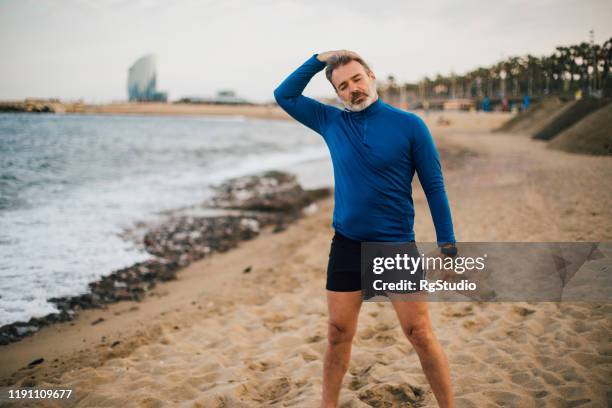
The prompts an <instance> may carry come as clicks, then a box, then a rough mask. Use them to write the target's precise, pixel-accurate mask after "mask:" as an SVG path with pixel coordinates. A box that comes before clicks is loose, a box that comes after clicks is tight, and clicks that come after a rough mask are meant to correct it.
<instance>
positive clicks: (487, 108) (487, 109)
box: [482, 96, 491, 112]
mask: <svg viewBox="0 0 612 408" xmlns="http://www.w3.org/2000/svg"><path fill="white" fill-rule="evenodd" d="M482 110H483V111H485V112H490V111H491V102H490V101H489V97H488V96H485V97H484V100H483V101H482Z"/></svg>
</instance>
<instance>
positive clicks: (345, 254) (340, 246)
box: [325, 232, 424, 293]
mask: <svg viewBox="0 0 612 408" xmlns="http://www.w3.org/2000/svg"><path fill="white" fill-rule="evenodd" d="M412 242H414V241H412ZM414 251H417V252H416V253H415V254H413V256H418V249H416V245H415V246H414ZM423 277H424V273H423V270H422V269H420V270H419V271H418V273H417V275H416V276H414V277H413V278H414V279H415V280H416V281H418V279H423ZM325 289H327V290H331V291H334V292H353V291H358V290H362V285H361V241H355V240H352V239H350V238H347V237H345V236H344V235H342V234H340V233H339V232H336V233H335V234H334V237H333V238H332V242H331V248H330V251H329V261H328V263H327V283H326V285H325ZM417 291H418V290H417ZM407 292H410V291H403V292H402V293H407Z"/></svg>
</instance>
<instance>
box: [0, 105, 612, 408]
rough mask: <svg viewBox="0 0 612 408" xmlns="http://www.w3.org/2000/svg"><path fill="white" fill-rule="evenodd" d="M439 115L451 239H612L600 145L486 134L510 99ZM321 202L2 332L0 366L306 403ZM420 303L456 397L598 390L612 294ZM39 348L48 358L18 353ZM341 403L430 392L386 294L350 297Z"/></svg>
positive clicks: (244, 402) (587, 395) (210, 396)
mask: <svg viewBox="0 0 612 408" xmlns="http://www.w3.org/2000/svg"><path fill="white" fill-rule="evenodd" d="M444 117H445V118H446V119H448V120H450V126H444V127H438V126H437V125H436V123H438V121H437V118H438V115H435V114H432V115H430V116H428V117H427V118H426V119H427V122H428V123H429V124H430V126H431V130H432V133H433V134H434V135H435V137H436V144H437V145H438V147H439V149H440V151H441V153H442V161H443V166H444V170H445V180H446V184H447V190H448V195H449V200H450V203H451V207H452V212H453V217H454V223H455V231H456V235H457V239H458V240H459V241H565V240H567V241H573V240H602V241H610V240H612V205H610V203H612V190H611V189H609V188H605V186H608V185H609V178H610V174H612V159H611V158H609V157H589V156H581V155H572V154H568V153H565V152H562V151H555V150H550V149H546V144H545V143H542V142H538V141H534V140H530V139H529V138H517V137H516V136H513V135H508V134H492V133H491V132H490V129H493V128H496V127H499V125H500V124H501V123H502V122H503V121H505V120H506V119H508V116H506V115H501V114H491V115H485V114H459V113H457V114H447V113H445V114H444ZM313 137H316V135H313ZM414 201H415V208H416V214H417V215H416V225H415V232H416V235H417V238H418V240H421V241H433V240H434V239H435V234H434V230H433V226H432V222H431V217H430V215H429V210H428V208H427V203H426V200H425V197H424V194H423V192H422V191H421V190H420V188H415V193H414ZM332 209H333V202H332V200H325V201H321V202H319V203H318V210H317V211H316V212H314V213H313V214H311V215H309V216H307V217H305V218H303V219H302V220H300V221H298V222H297V223H296V224H293V225H291V226H290V227H289V228H288V229H287V230H286V231H284V232H282V233H278V234H273V233H272V232H271V231H264V233H263V234H262V235H260V236H259V237H257V238H256V239H254V240H252V241H248V242H245V243H243V244H241V245H240V246H239V248H238V249H236V250H233V251H230V252H228V253H224V254H219V255H215V256H213V257H211V258H209V259H205V260H203V261H199V262H197V263H194V264H192V265H190V266H189V267H187V268H186V269H185V270H183V271H181V272H180V273H179V279H178V280H177V281H173V282H169V283H167V284H163V285H161V286H159V287H158V288H157V289H156V290H155V294H156V295H155V296H151V297H149V298H147V299H146V300H144V301H143V302H140V303H130V302H122V303H118V304H114V305H111V306H109V307H108V309H107V310H94V311H91V310H90V311H86V312H83V313H82V314H81V315H80V316H79V317H78V319H77V320H76V321H74V322H71V323H66V324H60V325H56V326H54V327H51V328H47V329H43V330H41V332H39V333H37V334H35V335H34V336H32V337H29V338H26V339H24V340H23V341H21V342H18V343H15V344H11V345H9V346H6V347H3V348H2V349H1V351H0V352H1V358H0V374H1V378H2V379H3V383H4V384H7V383H12V382H16V383H17V384H22V385H27V384H32V385H33V384H36V386H38V387H50V386H61V387H62V388H70V389H73V390H74V393H75V394H76V395H77V397H78V404H77V406H82V407H91V406H96V407H105V406H108V407H115V406H122V407H161V406H179V407H275V406H278V407H281V406H283V407H316V406H317V403H318V400H319V394H320V386H321V370H322V359H323V353H324V351H325V347H326V338H325V335H326V317H327V310H326V304H325V297H324V295H325V290H324V284H325V280H324V279H325V265H326V261H327V256H328V253H329V242H330V239H331V237H332V234H333V231H332V229H331V228H330V223H331V212H332ZM249 266H250V267H251V268H252V269H251V271H250V272H249V273H244V272H243V271H244V270H245V268H247V267H249ZM430 310H431V315H432V319H433V323H434V327H435V331H436V334H437V336H438V338H439V339H440V341H441V343H442V345H443V347H444V349H445V351H446V353H447V355H448V358H449V362H450V366H451V375H452V378H453V387H454V392H455V396H456V401H457V406H459V407H497V406H507V407H539V406H551V407H563V406H568V407H569V406H581V407H602V406H607V405H608V404H609V402H610V401H609V400H610V398H611V397H610V389H612V388H611V387H612V348H611V346H610V344H611V343H610V339H611V335H612V323H611V322H612V320H611V319H610V315H611V312H612V305H611V304H590V303H466V302H462V303H459V302H458V303H432V304H430ZM100 317H102V318H104V319H105V320H104V321H103V322H102V323H99V324H96V325H91V323H92V322H93V321H95V320H96V319H98V318H100ZM117 342H119V343H117ZM38 357H44V358H45V362H44V363H42V364H40V365H38V366H36V367H35V368H32V369H20V368H22V367H24V366H26V365H27V364H28V363H29V362H30V361H32V360H34V359H36V358H38ZM19 406H24V404H19ZM340 406H341V407H345V408H346V407H370V406H374V407H401V406H423V407H435V406H436V403H435V400H434V398H433V395H432V393H431V390H430V388H429V386H428V385H427V382H426V381H425V377H424V375H423V373H422V371H421V368H420V364H419V360H418V358H417V356H416V354H415V352H414V349H413V348H412V346H411V345H410V344H409V342H408V341H407V340H406V339H405V338H404V337H403V334H402V332H401V329H400V328H399V326H398V323H397V321H396V318H395V314H394V312H393V309H392V307H391V305H390V304H389V303H364V305H363V307H362V311H361V315H360V318H359V328H358V332H357V335H356V338H355V340H354V348H353V355H352V359H351V364H350V366H349V372H348V373H347V376H346V377H345V382H344V385H343V389H342V392H341V398H340Z"/></svg>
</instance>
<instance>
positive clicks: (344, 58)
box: [325, 54, 371, 88]
mask: <svg viewBox="0 0 612 408" xmlns="http://www.w3.org/2000/svg"><path fill="white" fill-rule="evenodd" d="M351 61H357V62H358V63H360V64H361V65H363V68H364V69H365V72H366V74H369V73H370V72H371V69H370V67H369V66H368V64H366V62H365V61H364V60H362V59H361V58H360V57H354V56H352V55H348V54H342V55H334V56H333V57H331V58H330V59H328V60H327V67H325V76H326V77H327V80H328V81H329V82H330V83H331V84H332V86H333V87H334V88H336V87H335V86H334V83H333V82H332V80H331V77H332V73H333V72H334V69H336V68H338V67H341V66H343V65H346V64H348V63H349V62H351Z"/></svg>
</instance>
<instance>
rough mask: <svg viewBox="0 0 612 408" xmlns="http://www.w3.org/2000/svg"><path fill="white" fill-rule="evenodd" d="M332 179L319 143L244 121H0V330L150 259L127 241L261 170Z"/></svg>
mask: <svg viewBox="0 0 612 408" xmlns="http://www.w3.org/2000/svg"><path fill="white" fill-rule="evenodd" d="M271 169H276V170H285V171H291V172H293V173H295V174H297V176H298V179H299V181H300V182H301V183H302V185H303V186H304V187H306V188H316V187H322V186H330V185H331V184H332V183H333V175H332V173H333V172H332V165H331V161H330V159H329V153H328V150H327V147H326V146H325V143H324V142H323V140H322V138H321V136H319V135H318V134H316V133H315V132H313V131H311V130H309V129H308V128H306V127H304V126H302V125H300V124H298V123H295V122H292V121H282V120H261V119H249V118H244V117H184V116H182V117H177V116H139V115H129V116H128V115H125V116H121V115H113V116H101V115H100V116H97V115H68V114H66V115H58V114H12V113H3V114H0V326H2V325H5V324H9V323H13V322H16V321H27V320H29V319H30V318H31V317H41V316H45V315H47V314H49V313H54V312H57V310H56V308H55V307H54V305H53V304H52V303H50V302H49V301H48V299H50V298H53V297H59V296H74V295H79V294H82V293H86V292H87V290H88V283H90V282H93V281H96V280H98V279H99V278H100V277H102V276H105V275H108V274H110V273H112V272H113V271H114V270H116V269H119V268H123V267H126V266H130V265H132V264H134V263H135V262H139V261H143V260H146V259H150V258H151V256H150V255H149V254H147V253H146V252H144V251H143V250H142V249H139V247H138V246H137V245H135V244H134V243H133V242H130V241H129V240H127V239H125V238H123V237H122V236H123V235H124V234H123V232H124V231H126V230H128V229H130V228H132V227H133V226H134V225H136V224H138V223H149V222H155V221H156V220H157V219H159V217H160V216H161V214H163V213H164V212H167V211H172V210H174V209H177V208H183V207H186V206H192V205H197V204H199V203H201V202H203V201H205V200H206V199H207V198H209V197H210V196H211V194H212V187H213V186H215V185H217V184H219V183H221V182H223V181H224V180H227V179H229V178H232V177H237V176H241V175H247V174H253V173H258V172H261V171H265V170H271Z"/></svg>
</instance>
